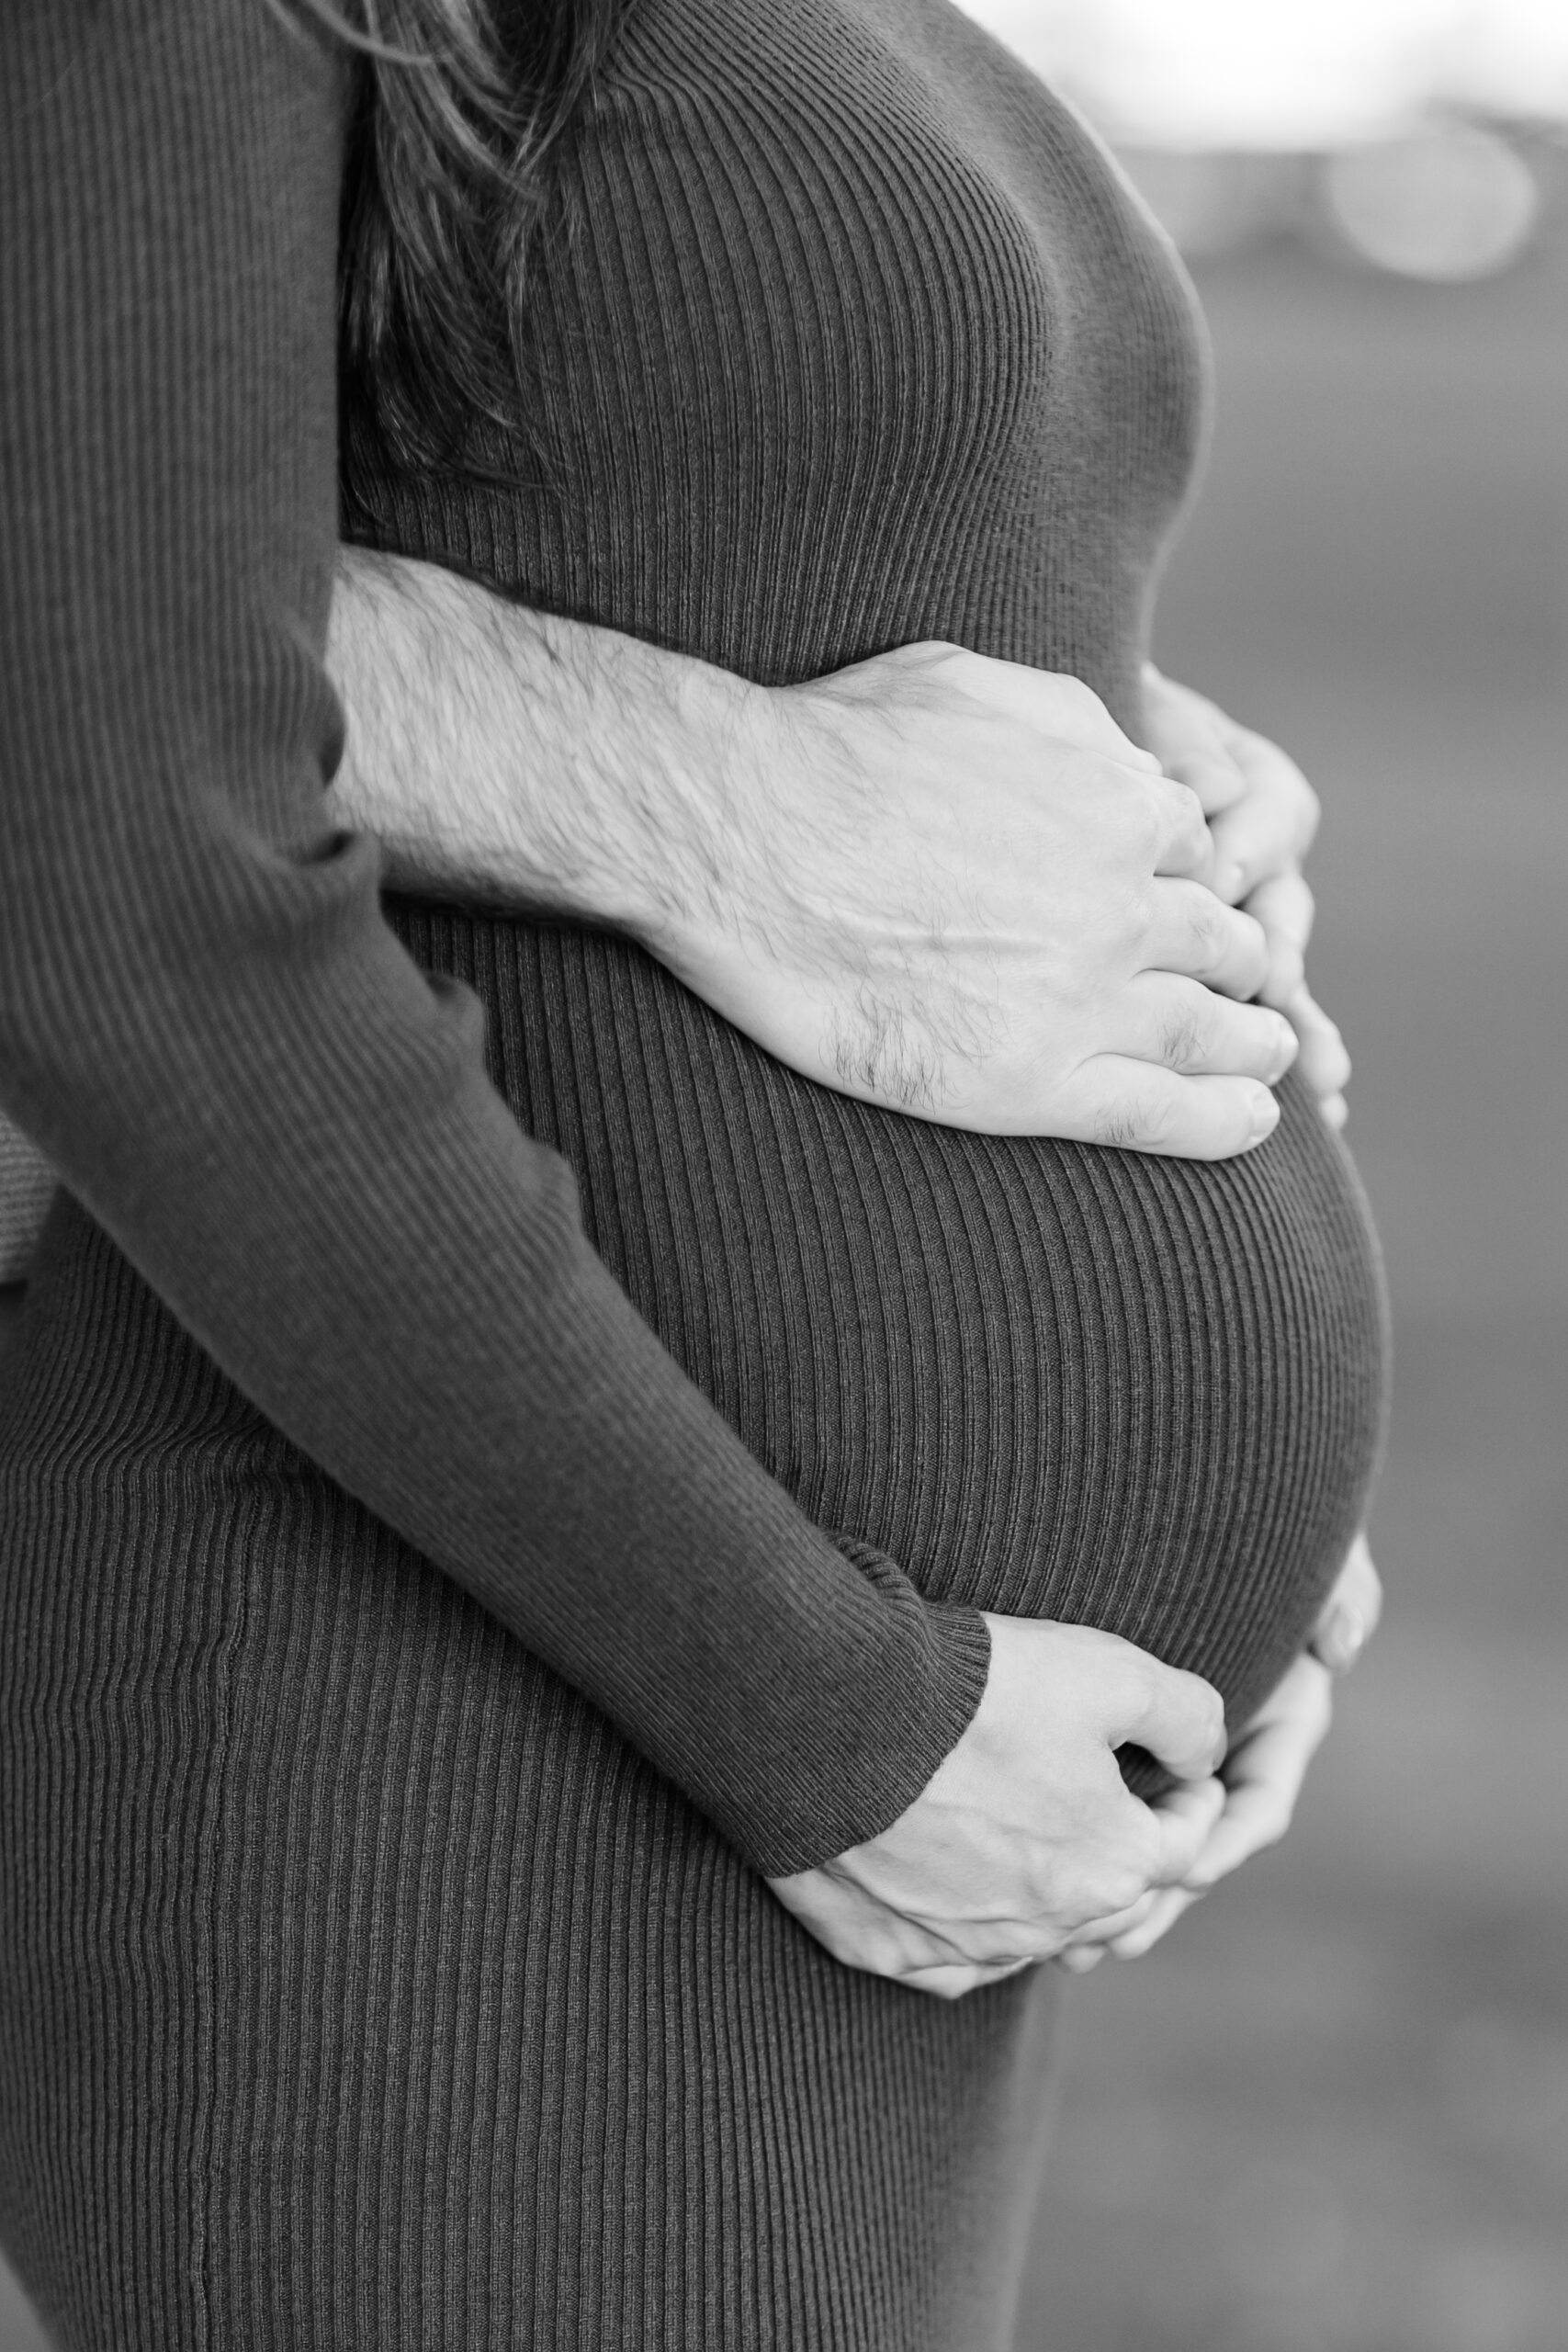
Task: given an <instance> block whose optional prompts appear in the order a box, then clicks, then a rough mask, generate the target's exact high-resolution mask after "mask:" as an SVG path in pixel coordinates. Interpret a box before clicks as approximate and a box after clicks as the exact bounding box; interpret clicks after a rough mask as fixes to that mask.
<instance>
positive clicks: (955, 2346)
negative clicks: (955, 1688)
mask: <svg viewBox="0 0 1568 2352" xmlns="http://www.w3.org/2000/svg"><path fill="white" fill-rule="evenodd" d="M0 1534H3V1537H4V1543H5V1549H4V1552H3V1553H0V1561H3V1563H4V1566H3V1582H0V1742H3V1770H4V1781H3V1783H0V1789H3V1795H0V1806H3V1810H0V1872H3V1884H0V1904H3V1923H0V1939H3V1941H4V1946H5V1949H4V1951H0V2234H4V2236H5V2238H6V2243H7V2245H8V2246H9V2247H10V2248H11V2250H12V2252H13V2254H14V2256H15V2257H16V2259H17V2267H18V2268H19V2269H20V2270H21V2271H22V2273H23V2275H24V2277H25V2278H27V2279H28V2283H29V2285H30V2287H31V2289H32V2290H33V2292H34V2293H35V2296H36V2297H37V2299H38V2301H39V2304H40V2307H41V2308H42V2309H43V2310H44V2311H45V2312H46V2315H48V2316H49V2317H50V2318H51V2321H52V2323H53V2324H54V2326H55V2327H56V2329H57V2330H58V2333H59V2337H60V2340H61V2342H62V2346H89V2345H90V2346H95V2347H96V2346H102V2345H105V2344H109V2343H113V2344H114V2345H115V2346H117V2347H118V2346H124V2347H126V2352H141V2347H143V2346H145V2347H147V2352H154V2347H155V2352H175V2347H183V2346H193V2347H196V2346H200V2347H204V2352H231V2347H232V2348H233V2352H252V2347H256V2352H263V2347H265V2352H272V2348H273V2347H278V2352H282V2347H285V2346H287V2347H288V2352H317V2347H319V2348H320V2352H328V2347H330V2352H403V2348H404V2347H407V2352H414V2348H415V2347H418V2348H419V2352H430V2348H439V2352H446V2347H450V2348H451V2352H477V2348H478V2347H489V2346H497V2347H499V2346H509V2347H510V2346H538V2347H540V2352H545V2348H546V2347H549V2352H557V2347H558V2348H559V2352H568V2347H577V2346H583V2347H587V2346H592V2347H594V2352H601V2347H604V2352H611V2347H620V2346H625V2347H627V2348H628V2352H633V2347H635V2352H709V2347H712V2352H718V2347H723V2352H740V2348H741V2347H745V2352H750V2347H758V2352H761V2347H772V2346H778V2347H781V2352H782V2347H784V2346H788V2347H789V2352H806V2347H812V2346H823V2347H831V2352H839V2347H850V2346H856V2347H859V2346H864V2347H865V2348H866V2352H887V2347H889V2346H899V2347H900V2352H904V2348H905V2347H908V2352H918V2347H924V2346H930V2347H931V2352H982V2347H989V2346H993V2345H994V2346H1003V2345H1005V2343H1006V2342H1007V2340H1008V2336H1007V2327H1008V2312H1009V2307H1010V2292H1011V2281H1012V2278H1013V2276H1014V2274H1015V2271H1016V2267H1017V2259H1018V2256H1019V2252H1020V2249H1021V2233H1022V2228H1023V2226H1024V2224H1025V2223H1026V2222H1027V2217H1028V2213H1029V2211H1030V2209H1031V2207H1032V2199H1033V2164H1032V2157H1033V2154H1034V2151H1035V2148H1036V2144H1037V2142H1038V2137H1039V2120H1040V2116H1041V2112H1042V2107H1043V2067H1044V2048H1045V2041H1046V2039H1047V2018H1046V2007H1047V1996H1046V1992H1045V1988H1044V1987H1043V1986H1040V1985H1031V1984H1030V1983H1029V1982H1028V1981H1026V1980H1015V1981H1014V1982H1012V1983H1011V1984H1010V1985H1004V1986H1001V1987H998V1988H997V1989H996V1990H995V1991H993V1992H991V1993H987V1994H984V1995H979V1996H972V1997H971V1998H970V1999H968V2000H966V2001H964V2002H962V2003H959V2004H956V2005H948V2004H942V2003H937V2002H933V2001H931V2000H928V1999H924V1998H922V1997H920V1996H915V1995H911V1994H907V1993H904V1992H901V1991H900V1990H898V1989H897V1988H896V1987H892V1986H889V1985H883V1984H880V1983H877V1982H875V1981H874V1980H872V1979H869V1978H866V1977H863V1976H858V1975H854V1974H852V1973H850V1972H848V1971H845V1970H843V1969H841V1968H840V1967H839V1966H838V1965H837V1964H836V1963H835V1962H832V1961H830V1960H829V1959H828V1958H827V1957H826V1956H825V1955H824V1954H823V1953H822V1952H821V1951H819V1950H818V1947H817V1946H816V1945H814V1944H813V1943H811V1941H810V1940H809V1939H807V1937H806V1936H805V1935H804V1934H803V1933H802V1931H801V1930H799V1929H798V1928H796V1926H795V1923H794V1922H793V1921H792V1920H791V1919H789V1918H788V1917H786V1916H785V1915H784V1913H783V1912H782V1911H781V1910H780V1908H779V1907H778V1905H775V1904H774V1903H773V1900H772V1898H771V1897H770V1896H769V1894H768V1893H767V1890H766V1888H765V1887H764V1886H763V1885H762V1884H761V1883H760V1882H759V1881H758V1880H757V1879H756V1877H755V1876H754V1875H753V1873H751V1872H750V1871H749V1870H748V1869H747V1868H746V1867H745V1866H744V1865H743V1864H742V1863H741V1862H740V1861H739V1859H738V1858H737V1857H736V1856H735V1854H734V1853H733V1852H732V1851H731V1850H730V1849H728V1847H727V1846H726V1845H725V1843H724V1842H723V1840H722V1839H720V1838H718V1837H717V1836H716V1833H714V1832H713V1831H712V1830H711V1829H710V1828H709V1827H708V1826H707V1825H706V1823H705V1821H704V1820H703V1819H702V1818H701V1817H700V1816H699V1815H696V1814H695V1813H694V1812H693V1811H692V1809H691V1808H690V1807H689V1806H687V1805H686V1804H685V1803H684V1802H683V1800H682V1799H681V1798H680V1797H679V1795H678V1794H677V1793H676V1792H673V1791H672V1790H671V1789H670V1788H669V1787H668V1786H667V1785H666V1784H664V1783H663V1782H661V1781H660V1780H659V1779H658V1777H657V1776H656V1775H655V1774H653V1773H652V1772H651V1771H649V1770H648V1768H647V1767H645V1766H644V1765H643V1764H642V1763H641V1761H640V1760H639V1759H638V1758H637V1757H636V1756H635V1755H634V1754H633V1753H632V1751H631V1750H630V1749H628V1748H627V1747H626V1746H625V1744H624V1743H623V1742H622V1741H621V1740H620V1739H619V1738H618V1737H617V1736H615V1733H614V1732H613V1731H612V1730H611V1729H610V1728H609V1726H608V1725H607V1724H604V1722H603V1721H602V1719H601V1718H599V1717H598V1716H597V1715H596V1714H595V1713H593V1712H592V1710H591V1709H590V1708H588V1707H586V1706H585V1705H584V1704H583V1703H582V1702H580V1701H579V1700H578V1699H577V1698H576V1697H575V1696H574V1694H572V1693H571V1692H570V1691H568V1690H567V1689H566V1688H565V1687H564V1686H563V1685H562V1684H561V1683H559V1682H558V1680H557V1679H555V1678H554V1677H553V1676H552V1675H551V1674H550V1673H549V1672H548V1671H547V1669H546V1668H543V1667H541V1666H540V1665H539V1664H538V1663H537V1662H536V1661H535V1660H534V1659H532V1658H531V1657H529V1656H528V1655H527V1653H525V1651H524V1650H523V1649H521V1648H520V1647H519V1646H518V1645H516V1644H515V1643H514V1642H513V1641H512V1640H511V1639H510V1638H509V1637H508V1636H506V1635H505V1634H502V1632H501V1631H500V1630H499V1629H498V1628H497V1627H496V1626H495V1625H494V1624H493V1623H492V1622H491V1621H490V1620H489V1619H488V1618H487V1617H486V1616H485V1615H484V1614H483V1612H482V1611H480V1610H479V1608H478V1607H477V1606H475V1605H473V1604H472V1603H470V1602H469V1601H468V1600H466V1599H465V1598H464V1596H462V1595H461V1594H460V1593H459V1592H458V1591H457V1589H456V1588H455V1587H453V1586H452V1585H451V1584H450V1583H449V1582H447V1580H446V1579H445V1578H444V1577H441V1576H439V1575H438V1574H437V1573H436V1572H435V1571H434V1570H433V1569H431V1568H430V1567H429V1566H427V1565H426V1564H424V1563H423V1562H422V1561H420V1560H419V1559H417V1558H416V1557H414V1556H413V1555H411V1554H410V1553H408V1552H407V1551H406V1550H405V1549H404V1548H403V1547H402V1546H400V1544H398V1543H397V1541H396V1540H395V1539H394V1538H393V1537H391V1536H390V1535H389V1534H388V1533H387V1532H386V1531H384V1530H382V1529H380V1528H378V1526H377V1525H376V1524H375V1523H374V1522H373V1521H370V1520H368V1519H367V1517H366V1515H365V1514H363V1513H362V1512H360V1511H359V1510H357V1509H356V1507H355V1506H354V1505H353V1504H352V1503H350V1502H349V1501H348V1500H347V1499H346V1498H344V1497H343V1496H341V1495H340V1494H338V1493H337V1491H336V1490H335V1489H333V1487H330V1485H328V1484H327V1483H326V1482H325V1481H322V1480H319V1479H317V1478H315V1477H314V1476H312V1475H311V1474H310V1473H309V1472H308V1471H307V1470H306V1469H305V1468H304V1467H303V1465H300V1467H299V1472H298V1474H297V1475H296V1476H293V1477H291V1478H287V1479H272V1480H269V1481H265V1482H262V1483H260V1484H259V1485H258V1484H256V1483H254V1482H247V1481H246V1480H244V1479H243V1478H241V1479H237V1480H236V1479H233V1478H226V1477H222V1476H219V1477H212V1476H208V1475H207V1473H206V1471H204V1469H203V1466H202V1464H200V1463H198V1462H197V1461H195V1460H186V1461H183V1462H180V1461H175V1462H171V1463H168V1464H163V1465H161V1467H160V1469H159V1471H158V1475H157V1476H152V1474H151V1473H150V1472H149V1471H147V1470H146V1469H145V1467H143V1468H142V1469H141V1470H139V1472H138V1473H137V1475H135V1476H130V1475H127V1474H126V1473H125V1472H124V1471H123V1470H120V1471H117V1472H116V1473H115V1475H113V1476H110V1475H108V1474H107V1472H105V1471H102V1470H100V1471H99V1472H98V1473H96V1475H95V1476H94V1477H93V1478H91V1479H87V1480H84V1479H83V1478H82V1477H81V1476H80V1473H79V1471H78V1474H77V1476H76V1479H75V1483H74V1485H73V1486H71V1487H67V1486H66V1485H65V1484H63V1483H62V1481H60V1480H59V1479H55V1480H53V1481H52V1482H50V1483H48V1484H47V1485H46V1486H40V1485H39V1484H38V1482H37V1481H36V1480H35V1481H33V1482H32V1484H31V1486H30V1487H29V1485H28V1480H27V1479H26V1478H21V1479H17V1478H13V1479H12V1480H11V1482H10V1493H9V1501H8V1509H7V1511H6V1523H5V1525H4V1527H3V1529H0Z"/></svg>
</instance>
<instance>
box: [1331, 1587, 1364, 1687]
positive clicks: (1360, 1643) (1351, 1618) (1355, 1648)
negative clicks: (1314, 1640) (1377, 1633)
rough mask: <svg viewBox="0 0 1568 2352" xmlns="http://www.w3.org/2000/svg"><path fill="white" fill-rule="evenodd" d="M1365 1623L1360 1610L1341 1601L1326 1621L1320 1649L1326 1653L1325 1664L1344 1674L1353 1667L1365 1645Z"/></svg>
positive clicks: (1349, 1603) (1347, 1602)
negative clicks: (1325, 1629) (1326, 1625)
mask: <svg viewBox="0 0 1568 2352" xmlns="http://www.w3.org/2000/svg"><path fill="white" fill-rule="evenodd" d="M1366 1641H1367V1623H1366V1619H1365V1618H1364V1617H1363V1616H1362V1614H1361V1612H1360V1611H1359V1609H1357V1608H1356V1607H1355V1606H1354V1605H1353V1604H1352V1603H1351V1602H1349V1601H1342V1602H1341V1603H1340V1605H1339V1606H1338V1608H1337V1609H1336V1611H1335V1612H1334V1614H1333V1616H1332V1617H1331V1618H1330V1619H1329V1621H1328V1627H1327V1631H1326V1633H1325V1635H1324V1637H1323V1640H1322V1643H1321V1645H1320V1650H1323V1651H1326V1652H1327V1653H1328V1655H1327V1656H1326V1657H1324V1661H1323V1662H1324V1664H1325V1666H1329V1667H1332V1668H1334V1670H1335V1672H1336V1673H1337V1674H1344V1673H1347V1672H1348V1669H1349V1668H1351V1667H1353V1666H1354V1665H1355V1663H1356V1660H1357V1659H1358V1658H1359V1657H1360V1655H1361V1652H1362V1650H1363V1649H1364V1648H1365V1647H1366Z"/></svg>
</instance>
